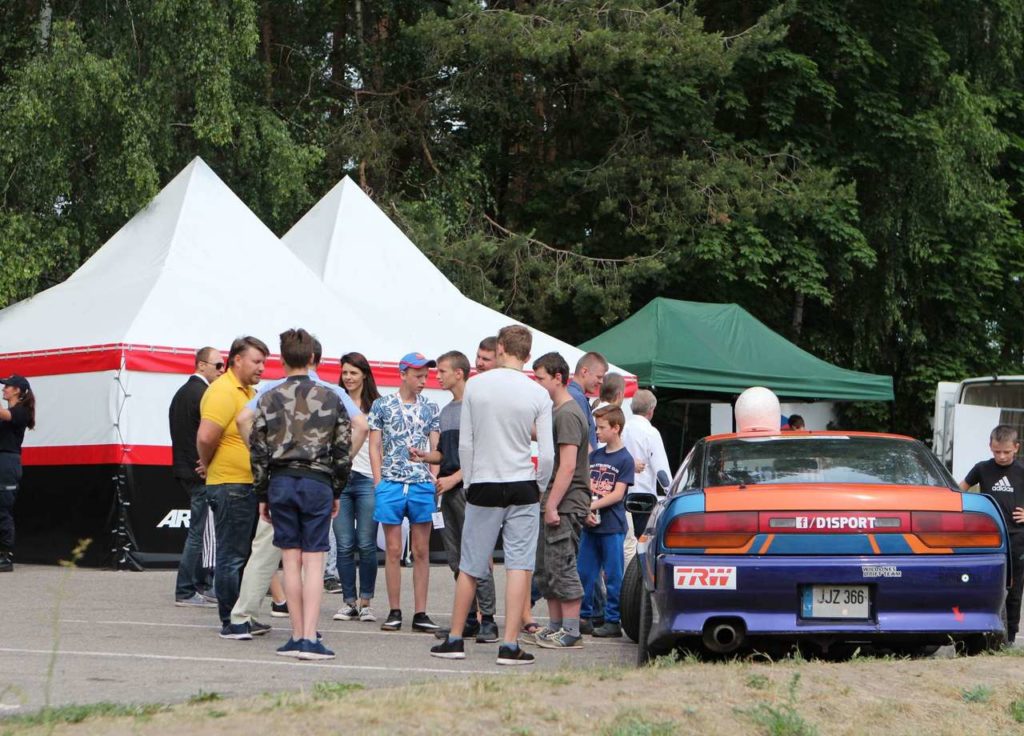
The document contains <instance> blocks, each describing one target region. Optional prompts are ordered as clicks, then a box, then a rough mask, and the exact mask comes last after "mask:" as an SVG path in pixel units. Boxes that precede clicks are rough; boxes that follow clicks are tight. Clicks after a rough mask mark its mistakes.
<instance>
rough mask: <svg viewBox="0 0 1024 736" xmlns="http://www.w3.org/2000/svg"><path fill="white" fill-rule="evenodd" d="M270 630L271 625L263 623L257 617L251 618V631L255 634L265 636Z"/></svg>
mask: <svg viewBox="0 0 1024 736" xmlns="http://www.w3.org/2000/svg"><path fill="white" fill-rule="evenodd" d="M269 631H270V626H268V625H267V624H261V623H260V622H259V621H257V620H256V619H254V618H253V619H249V633H250V634H252V635H253V636H263V635H264V634H266V633H267V632H269Z"/></svg>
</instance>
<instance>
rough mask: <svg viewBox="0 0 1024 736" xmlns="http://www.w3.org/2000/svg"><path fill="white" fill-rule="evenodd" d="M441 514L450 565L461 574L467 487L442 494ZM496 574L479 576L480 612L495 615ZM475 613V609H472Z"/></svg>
mask: <svg viewBox="0 0 1024 736" xmlns="http://www.w3.org/2000/svg"><path fill="white" fill-rule="evenodd" d="M441 514H442V515H443V516H444V529H442V530H441V540H442V541H443V542H444V550H445V552H447V553H448V567H450V568H451V569H452V572H453V573H455V577H458V576H459V561H460V554H461V552H462V525H463V523H464V522H465V520H466V489H465V488H463V487H462V486H459V487H458V488H453V489H452V490H450V491H448V492H447V493H442V494H441ZM494 597H495V596H494V575H493V574H492V573H490V572H488V573H487V576H486V577H482V578H477V581H476V601H474V607H473V608H474V609H475V608H476V606H477V605H479V606H480V613H482V614H484V615H487V616H493V615H494V606H495V603H494ZM470 613H473V610H470Z"/></svg>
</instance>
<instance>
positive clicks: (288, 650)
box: [277, 637, 302, 657]
mask: <svg viewBox="0 0 1024 736" xmlns="http://www.w3.org/2000/svg"><path fill="white" fill-rule="evenodd" d="M301 645H302V642H301V641H296V640H295V639H292V638H290V637H289V639H288V641H287V642H286V643H285V644H283V645H282V646H280V647H278V648H277V653H278V654H280V655H281V656H282V657H298V656H299V649H300V648H301Z"/></svg>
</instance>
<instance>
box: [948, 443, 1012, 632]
mask: <svg viewBox="0 0 1024 736" xmlns="http://www.w3.org/2000/svg"><path fill="white" fill-rule="evenodd" d="M988 446H989V449H990V450H992V459H991V460H985V461H984V462H980V463H978V464H977V465H975V466H974V467H973V468H971V471H970V472H969V473H968V474H967V477H966V478H964V480H963V481H962V482H961V483H960V488H961V489H962V490H965V491H966V490H967V489H968V488H971V487H972V486H975V485H977V486H980V487H981V492H982V493H983V494H985V495H986V496H988V497H989V498H991V499H992V500H993V501H995V502H996V505H997V506H998V507H999V510H1000V511H1001V512H1002V514H1003V521H1005V522H1006V529H1007V531H1008V532H1009V536H1010V569H1011V577H1010V592H1009V593H1008V594H1007V596H1006V622H1007V641H1008V642H1010V643H1011V644H1012V643H1013V640H1014V638H1015V637H1016V635H1017V628H1018V626H1019V625H1020V605H1021V592H1022V588H1024V462H1021V461H1020V460H1018V459H1017V451H1018V450H1020V442H1019V441H1018V439H1017V430H1015V429H1014V428H1013V427H1010V426H1007V425H1005V424H1000V425H999V426H998V427H996V428H995V429H993V430H992V434H991V435H990V436H989V443H988Z"/></svg>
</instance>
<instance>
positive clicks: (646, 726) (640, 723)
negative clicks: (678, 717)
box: [600, 710, 679, 736]
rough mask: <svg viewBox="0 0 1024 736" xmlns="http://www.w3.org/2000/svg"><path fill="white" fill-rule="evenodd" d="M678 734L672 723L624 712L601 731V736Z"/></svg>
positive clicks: (637, 712) (674, 724)
mask: <svg viewBox="0 0 1024 736" xmlns="http://www.w3.org/2000/svg"><path fill="white" fill-rule="evenodd" d="M678 732H679V724H677V723H675V722H673V721H658V720H653V719H652V718H650V717H649V716H647V715H646V714H644V713H643V712H642V711H638V710H625V711H622V712H620V713H618V714H617V715H616V716H615V718H614V720H613V721H612V722H611V723H610V724H609V725H607V726H605V727H604V728H602V729H601V731H600V734H601V736H672V734H676V733H678Z"/></svg>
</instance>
